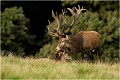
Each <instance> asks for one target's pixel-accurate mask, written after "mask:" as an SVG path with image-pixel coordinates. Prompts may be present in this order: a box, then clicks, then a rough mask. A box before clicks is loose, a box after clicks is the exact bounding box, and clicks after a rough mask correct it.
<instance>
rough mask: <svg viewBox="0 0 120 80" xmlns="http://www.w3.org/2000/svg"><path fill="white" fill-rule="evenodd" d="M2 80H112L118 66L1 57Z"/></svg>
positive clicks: (117, 70)
mask: <svg viewBox="0 0 120 80" xmlns="http://www.w3.org/2000/svg"><path fill="white" fill-rule="evenodd" d="M0 58H1V78H2V79H107V80H108V79H114V80H116V79H117V80H119V64H117V63H116V64H108V63H88V62H82V63H80V62H75V61H72V62H56V61H54V60H49V59H46V58H40V59H33V58H25V59H22V58H17V57H13V56H9V57H1V56H0Z"/></svg>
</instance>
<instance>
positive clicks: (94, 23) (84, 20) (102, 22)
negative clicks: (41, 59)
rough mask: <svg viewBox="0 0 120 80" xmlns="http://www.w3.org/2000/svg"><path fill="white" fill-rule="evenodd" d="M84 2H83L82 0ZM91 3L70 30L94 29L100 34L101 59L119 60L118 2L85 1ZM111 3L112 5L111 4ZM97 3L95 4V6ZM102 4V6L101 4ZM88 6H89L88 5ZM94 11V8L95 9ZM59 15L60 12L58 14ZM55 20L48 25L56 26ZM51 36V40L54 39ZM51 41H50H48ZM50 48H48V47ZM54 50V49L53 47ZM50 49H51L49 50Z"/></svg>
mask: <svg viewBox="0 0 120 80" xmlns="http://www.w3.org/2000/svg"><path fill="white" fill-rule="evenodd" d="M63 3H64V2H63ZM84 3H85V2H84ZM87 3H89V4H91V5H93V9H92V10H89V9H88V10H87V11H86V12H84V13H81V15H80V17H79V19H78V20H77V22H76V23H75V25H74V26H73V28H72V30H71V32H73V33H76V32H79V31H83V30H95V31H97V32H99V33H100V34H101V40H102V47H101V48H102V54H103V55H102V60H103V61H117V62H118V61H119V12H118V11H119V10H118V3H117V2H114V1H113V3H111V2H107V1H106V2H105V3H103V2H97V1H96V2H88V1H87V2H86V4H87ZM111 4H112V5H111ZM96 5H97V6H96ZM101 5H102V6H101ZM98 6H99V7H98ZM100 6H101V7H100ZM89 8H90V7H89ZM96 8H97V10H96V11H94V9H96ZM90 9H91V8H90ZM60 15H61V14H60ZM71 19H72V18H71V17H70V15H67V16H66V20H68V21H67V22H69V23H70V22H71ZM56 25H57V24H55V21H54V22H52V23H51V24H50V25H48V26H54V27H56ZM54 39H55V38H53V39H52V40H54ZM50 43H51V42H50ZM55 44H56V43H54V42H52V44H49V43H48V44H46V45H45V46H43V48H42V49H40V54H41V50H42V53H44V51H46V46H51V47H52V46H54V45H55ZM49 50H50V49H49ZM53 50H55V49H53ZM50 51H52V50H50Z"/></svg>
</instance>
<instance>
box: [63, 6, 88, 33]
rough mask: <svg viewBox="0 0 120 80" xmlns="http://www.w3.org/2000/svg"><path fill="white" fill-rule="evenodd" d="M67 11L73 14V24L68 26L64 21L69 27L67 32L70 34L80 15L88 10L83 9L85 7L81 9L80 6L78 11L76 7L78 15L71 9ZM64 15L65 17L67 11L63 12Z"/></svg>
mask: <svg viewBox="0 0 120 80" xmlns="http://www.w3.org/2000/svg"><path fill="white" fill-rule="evenodd" d="M67 10H69V11H70V13H71V14H72V17H73V20H72V22H71V24H67V22H66V21H65V20H64V23H65V25H66V26H67V27H68V29H67V32H70V30H71V28H72V26H73V25H74V23H75V21H76V20H77V18H78V17H79V15H80V13H81V12H82V11H84V10H87V9H83V7H82V9H80V6H79V5H78V9H77V8H76V7H75V10H76V13H75V12H74V11H73V10H72V9H70V8H67ZM62 13H63V15H65V11H62Z"/></svg>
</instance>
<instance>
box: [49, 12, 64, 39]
mask: <svg viewBox="0 0 120 80" xmlns="http://www.w3.org/2000/svg"><path fill="white" fill-rule="evenodd" d="M52 17H53V18H54V19H55V20H56V21H57V24H58V27H57V28H53V27H51V29H53V30H54V31H55V32H52V31H50V29H49V27H48V33H49V34H50V35H51V36H55V37H60V36H62V37H63V36H65V35H64V34H62V31H61V30H60V26H61V23H62V21H63V19H62V17H61V16H58V14H57V12H56V16H55V14H54V12H53V10H52ZM48 22H49V24H50V21H49V20H48Z"/></svg>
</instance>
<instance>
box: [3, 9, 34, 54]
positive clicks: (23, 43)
mask: <svg viewBox="0 0 120 80" xmlns="http://www.w3.org/2000/svg"><path fill="white" fill-rule="evenodd" d="M1 19H2V21H1V35H2V36H1V46H2V47H1V49H2V50H8V51H13V52H15V54H16V55H24V54H25V50H26V48H27V46H28V44H31V43H32V40H33V39H34V37H35V36H33V35H31V34H30V32H29V29H28V23H29V19H27V18H26V17H25V15H24V13H23V9H22V7H19V8H18V7H12V8H6V9H5V11H4V12H2V14H1Z"/></svg>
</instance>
